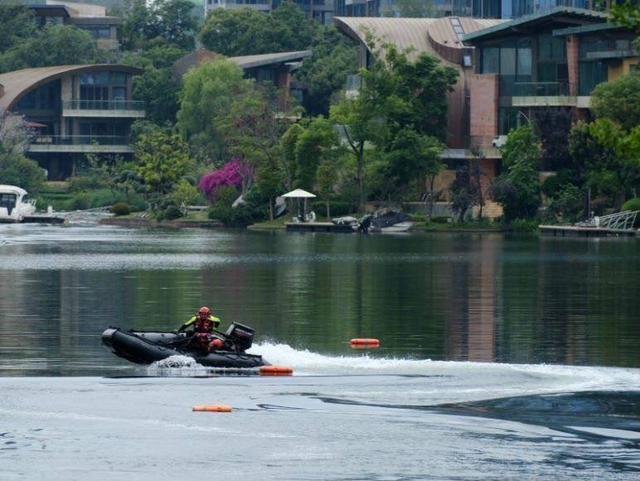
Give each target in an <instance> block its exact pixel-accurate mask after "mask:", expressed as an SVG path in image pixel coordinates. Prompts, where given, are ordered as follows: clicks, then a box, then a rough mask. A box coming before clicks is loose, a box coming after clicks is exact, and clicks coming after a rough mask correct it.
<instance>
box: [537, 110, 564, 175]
mask: <svg viewBox="0 0 640 481" xmlns="http://www.w3.org/2000/svg"><path fill="white" fill-rule="evenodd" d="M571 124H572V115H571V109H569V108H557V107H554V108H543V109H535V110H534V115H533V125H534V129H535V133H536V135H537V136H538V138H539V139H540V142H541V144H542V159H541V160H542V162H541V164H542V165H541V168H542V170H559V169H566V168H567V167H568V166H569V165H570V164H571V155H570V154H569V145H568V143H567V137H568V136H569V132H570V131H571Z"/></svg>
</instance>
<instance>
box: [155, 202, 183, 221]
mask: <svg viewBox="0 0 640 481" xmlns="http://www.w3.org/2000/svg"><path fill="white" fill-rule="evenodd" d="M180 217H182V211H181V210H180V209H179V208H178V207H177V206H175V205H170V206H168V207H167V208H166V209H164V211H163V212H162V220H175V219H179V218H180ZM159 220H160V219H159Z"/></svg>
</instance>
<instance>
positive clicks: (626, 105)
mask: <svg viewBox="0 0 640 481" xmlns="http://www.w3.org/2000/svg"><path fill="white" fill-rule="evenodd" d="M591 108H592V110H593V112H594V113H595V114H596V117H598V118H602V119H609V120H612V121H614V122H616V123H618V124H619V125H620V126H621V127H622V128H623V129H625V130H630V129H632V128H633V127H635V126H636V125H640V74H638V73H631V74H627V75H623V76H622V77H620V78H618V79H616V80H613V81H611V82H604V83H601V84H600V85H598V86H597V87H596V88H595V89H594V91H593V92H592V93H591Z"/></svg>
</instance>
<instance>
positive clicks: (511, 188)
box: [491, 126, 541, 222]
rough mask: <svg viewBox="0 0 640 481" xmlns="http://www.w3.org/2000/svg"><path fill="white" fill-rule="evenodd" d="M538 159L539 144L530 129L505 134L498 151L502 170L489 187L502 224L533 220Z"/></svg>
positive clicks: (538, 185) (537, 195)
mask: <svg viewBox="0 0 640 481" xmlns="http://www.w3.org/2000/svg"><path fill="white" fill-rule="evenodd" d="M540 156H541V146H540V141H539V139H538V138H537V137H536V135H535V133H534V132H533V129H532V128H531V127H530V126H522V127H519V128H517V129H514V130H512V131H511V132H510V133H509V136H508V137H507V142H506V144H505V145H504V147H503V148H502V163H503V165H504V167H505V169H506V170H505V172H504V173H503V174H502V175H500V176H499V177H496V179H495V180H494V181H493V183H492V185H491V194H492V197H493V199H494V200H495V201H496V202H498V203H500V204H501V205H502V207H503V209H504V218H505V221H507V222H512V221H514V220H516V219H532V218H533V217H535V216H536V214H537V211H538V207H539V206H540V181H539V178H538V165H539V162H540Z"/></svg>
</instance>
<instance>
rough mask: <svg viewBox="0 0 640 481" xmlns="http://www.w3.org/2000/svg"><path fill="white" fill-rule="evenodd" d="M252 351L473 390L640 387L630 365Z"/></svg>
mask: <svg viewBox="0 0 640 481" xmlns="http://www.w3.org/2000/svg"><path fill="white" fill-rule="evenodd" d="M249 352H251V353H254V354H261V355H262V356H263V357H264V358H265V360H267V361H268V362H270V363H272V364H282V365H285V366H290V367H292V368H293V369H294V373H295V374H296V375H314V374H315V375H361V374H377V375H415V376H442V377H449V378H457V379H459V380H460V381H461V382H462V384H463V385H464V388H466V389H470V390H474V389H476V388H477V389H481V390H487V389H491V386H496V387H498V386H499V387H507V386H509V385H510V386H513V387H514V388H517V387H518V386H519V385H521V386H523V387H525V388H526V387H530V388H532V389H534V390H538V389H543V390H551V391H584V390H590V389H591V390H605V389H607V390H637V389H638V386H640V369H629V368H613V367H592V366H566V365H550V364H502V363H483V362H457V361H432V360H430V359H424V360H416V359H403V358H385V357H371V356H369V355H367V354H366V353H363V354H353V355H340V356H330V355H323V354H319V353H315V352H311V351H309V350H307V349H302V350H298V349H294V348H293V347H291V346H289V345H287V344H279V343H273V342H262V343H258V344H254V346H253V347H252V348H251V350H250V351H249ZM458 387H461V386H458Z"/></svg>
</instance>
